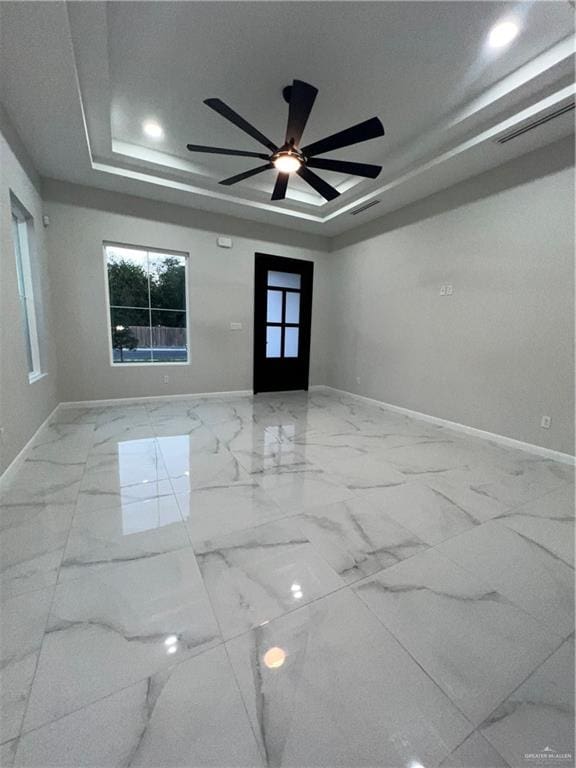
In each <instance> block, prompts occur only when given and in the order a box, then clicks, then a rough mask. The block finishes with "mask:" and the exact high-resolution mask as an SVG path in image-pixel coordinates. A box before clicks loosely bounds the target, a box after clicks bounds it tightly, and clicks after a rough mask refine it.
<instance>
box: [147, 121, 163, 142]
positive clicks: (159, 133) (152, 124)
mask: <svg viewBox="0 0 576 768" xmlns="http://www.w3.org/2000/svg"><path fill="white" fill-rule="evenodd" d="M142 130H143V131H144V133H145V134H146V136H149V137H150V138H151V139H161V138H162V137H163V136H164V130H163V129H162V126H161V125H160V124H159V123H157V122H156V121H155V120H146V121H145V122H144V123H143V124H142Z"/></svg>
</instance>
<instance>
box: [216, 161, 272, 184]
mask: <svg viewBox="0 0 576 768" xmlns="http://www.w3.org/2000/svg"><path fill="white" fill-rule="evenodd" d="M273 167H274V166H273V165H272V163H266V165H259V166H258V168H252V170H251V171H244V173H238V174H237V175H236V176H230V178H229V179H223V181H220V182H219V183H220V184H224V185H225V186H226V187H229V186H230V185H231V184H237V183H238V182H239V181H244V179H249V178H250V176H256V174H257V173H262V172H263V171H267V170H269V169H270V168H273Z"/></svg>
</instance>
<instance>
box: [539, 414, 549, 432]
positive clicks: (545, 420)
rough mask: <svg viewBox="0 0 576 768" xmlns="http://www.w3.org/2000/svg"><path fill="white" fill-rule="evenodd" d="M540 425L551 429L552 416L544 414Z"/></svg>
mask: <svg viewBox="0 0 576 768" xmlns="http://www.w3.org/2000/svg"><path fill="white" fill-rule="evenodd" d="M540 426H541V427H542V429H550V427H551V426H552V417H551V416H542V419H541V420H540Z"/></svg>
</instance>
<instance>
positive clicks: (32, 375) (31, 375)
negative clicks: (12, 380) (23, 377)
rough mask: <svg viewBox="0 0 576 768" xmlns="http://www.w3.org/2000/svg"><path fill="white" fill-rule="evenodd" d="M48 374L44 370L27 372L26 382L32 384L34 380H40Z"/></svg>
mask: <svg viewBox="0 0 576 768" xmlns="http://www.w3.org/2000/svg"><path fill="white" fill-rule="evenodd" d="M46 376H48V374H47V373H46V372H44V373H42V372H40V373H29V374H28V383H29V384H34V383H35V382H36V381H40V379H44V378H45V377H46Z"/></svg>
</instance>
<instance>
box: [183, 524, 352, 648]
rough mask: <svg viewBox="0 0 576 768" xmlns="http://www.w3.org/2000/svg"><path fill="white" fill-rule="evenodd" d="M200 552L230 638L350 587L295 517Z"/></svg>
mask: <svg viewBox="0 0 576 768" xmlns="http://www.w3.org/2000/svg"><path fill="white" fill-rule="evenodd" d="M194 551H195V552H196V557H197V559H198V564H199V565H200V570H201V572H202V577H203V579H204V584H205V585H206V589H207V590H208V594H209V595H210V598H211V600H212V605H213V606H214V610H215V612H216V616H217V618H218V622H219V624H220V628H221V630H222V633H223V635H224V637H225V638H230V637H233V636H234V635H238V634H241V633H242V632H246V631H247V630H249V629H252V628H253V627H255V626H258V625H260V624H262V623H264V622H266V621H269V620H270V619H274V618H276V617H277V616H281V615H282V614H284V613H286V612H288V611H290V610H294V609H295V608H298V607H300V606H301V605H304V604H305V603H309V602H310V601H312V600H315V599H317V598H318V597H322V596H323V595H326V594H328V593H329V592H333V591H334V590H336V589H339V588H340V587H342V586H344V582H343V581H342V580H341V579H340V578H339V577H338V576H337V574H336V573H335V572H334V571H333V570H332V568H330V566H329V565H328V563H327V562H326V561H325V560H324V559H323V558H322V556H321V555H320V554H319V553H318V551H317V550H316V549H315V548H314V547H313V546H312V544H311V543H310V540H309V539H308V537H307V536H306V534H305V533H304V531H303V529H302V527H301V526H300V525H298V521H297V520H296V519H294V518H292V519H290V520H280V521H278V522H274V523H267V524H266V525H261V526H259V527H258V528H250V529H249V530H247V531H239V532H238V533H232V534H229V535H228V536H221V537H218V538H214V539H210V540H208V541H204V542H200V543H198V544H195V545H194Z"/></svg>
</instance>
